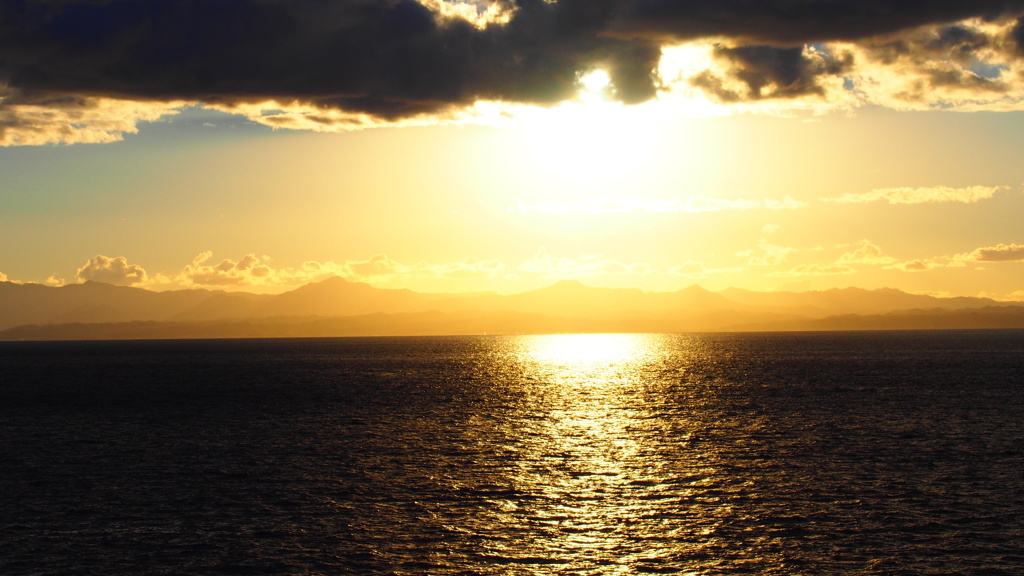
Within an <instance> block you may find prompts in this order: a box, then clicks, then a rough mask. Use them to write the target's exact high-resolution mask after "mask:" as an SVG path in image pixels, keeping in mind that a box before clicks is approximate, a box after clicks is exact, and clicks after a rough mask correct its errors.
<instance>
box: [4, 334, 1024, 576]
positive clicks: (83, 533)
mask: <svg viewBox="0 0 1024 576" xmlns="http://www.w3.org/2000/svg"><path fill="white" fill-rule="evenodd" d="M1022 543H1024V332H1019V331H991V332H984V331H983V332H886V333H825V334H739V335H737V334H700V335H578V336H509V337H465V338H380V339H370V338H367V339H317V340H249V341H192V342H181V341H172V342H168V341H164V342H82V343H5V344H0V574H4V575H20V574H103V575H110V574H643V573H681V574H786V575H789V574H808V575H814V574H943V575H945V574H1021V573H1024V551H1022Z"/></svg>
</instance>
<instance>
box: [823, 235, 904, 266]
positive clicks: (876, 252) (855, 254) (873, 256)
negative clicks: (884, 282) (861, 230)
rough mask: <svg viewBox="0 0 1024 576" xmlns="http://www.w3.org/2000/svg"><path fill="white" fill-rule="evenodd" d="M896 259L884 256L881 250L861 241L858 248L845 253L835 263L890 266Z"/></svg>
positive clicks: (874, 245) (866, 241)
mask: <svg viewBox="0 0 1024 576" xmlns="http://www.w3.org/2000/svg"><path fill="white" fill-rule="evenodd" d="M895 261H896V259H895V258H893V257H892V256H886V255H885V254H883V253H882V249H881V248H879V247H878V246H877V245H876V244H873V243H871V242H870V241H868V240H861V241H860V246H859V247H858V248H857V249H856V250H853V251H852V252H846V253H845V254H843V255H842V256H840V257H839V259H838V260H837V261H836V264H871V265H885V264H892V263H893V262H895Z"/></svg>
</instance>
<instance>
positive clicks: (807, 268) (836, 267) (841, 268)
mask: <svg viewBox="0 0 1024 576" xmlns="http://www.w3.org/2000/svg"><path fill="white" fill-rule="evenodd" d="M856 272H857V270H855V269H854V268H852V267H850V266H847V265H845V264H801V265H799V266H795V267H793V268H790V269H789V270H782V271H778V272H772V273H770V274H768V276H772V277H776V278H795V277H799V276H836V275H841V274H856Z"/></svg>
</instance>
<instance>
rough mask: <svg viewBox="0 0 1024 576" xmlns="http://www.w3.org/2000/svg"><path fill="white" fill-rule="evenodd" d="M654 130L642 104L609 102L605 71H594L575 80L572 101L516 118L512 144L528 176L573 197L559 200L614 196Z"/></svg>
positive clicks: (644, 154)
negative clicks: (515, 136)
mask: <svg viewBox="0 0 1024 576" xmlns="http://www.w3.org/2000/svg"><path fill="white" fill-rule="evenodd" d="M659 131H660V128H659V126H658V123H657V122H655V121H653V119H651V118H650V117H648V115H646V114H645V112H644V110H643V109H642V106H627V105H624V104H622V103H620V102H616V101H614V100H613V99H612V98H611V80H610V78H609V77H608V73H607V72H605V71H603V70H595V71H593V72H591V73H589V74H587V75H585V76H582V77H581V78H580V79H579V97H578V98H577V99H576V100H574V101H571V102H565V103H562V104H559V105H558V106H554V107H551V108H543V109H536V110H533V111H530V112H529V113H527V114H524V115H523V116H522V117H521V122H520V124H519V129H518V130H517V133H518V140H519V143H518V145H517V149H519V150H521V151H522V153H523V156H524V157H523V158H522V159H523V160H524V161H526V162H527V163H528V166H529V170H530V171H531V174H532V175H534V176H535V177H537V178H538V179H540V180H543V181H546V182H548V183H550V184H551V185H552V188H553V189H557V190H560V191H561V193H562V194H568V195H574V196H575V198H564V197H563V198H560V199H562V200H570V199H580V198H583V197H593V195H594V194H599V195H610V194H611V195H615V196H619V195H621V189H622V187H623V186H625V185H626V183H628V182H630V181H632V180H633V176H634V175H635V174H636V173H637V172H638V171H639V170H640V165H642V164H643V163H644V161H645V160H647V159H648V158H649V157H650V151H651V149H652V148H653V147H655V146H657V144H658V133H659ZM613 193H614V194H613Z"/></svg>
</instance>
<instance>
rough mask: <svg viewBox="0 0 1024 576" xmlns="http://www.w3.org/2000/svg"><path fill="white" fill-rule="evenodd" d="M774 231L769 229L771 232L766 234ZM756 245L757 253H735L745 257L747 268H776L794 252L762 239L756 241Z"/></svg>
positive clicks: (753, 251) (792, 249)
mask: <svg viewBox="0 0 1024 576" xmlns="http://www.w3.org/2000/svg"><path fill="white" fill-rule="evenodd" d="M774 231H775V229H771V232H768V233H773V232H774ZM757 245H758V250H757V251H755V250H743V251H742V252H737V253H736V255H737V256H746V257H747V265H749V266H776V265H778V264H781V263H783V262H784V261H785V260H786V258H788V257H789V255H790V253H792V252H793V251H794V250H796V249H795V248H791V247H787V246H779V245H777V244H772V243H771V242H768V241H767V240H765V239H764V238H762V239H761V240H760V241H758V244H757Z"/></svg>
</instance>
